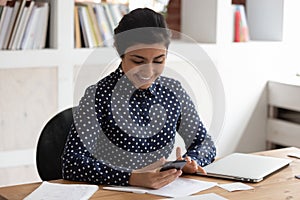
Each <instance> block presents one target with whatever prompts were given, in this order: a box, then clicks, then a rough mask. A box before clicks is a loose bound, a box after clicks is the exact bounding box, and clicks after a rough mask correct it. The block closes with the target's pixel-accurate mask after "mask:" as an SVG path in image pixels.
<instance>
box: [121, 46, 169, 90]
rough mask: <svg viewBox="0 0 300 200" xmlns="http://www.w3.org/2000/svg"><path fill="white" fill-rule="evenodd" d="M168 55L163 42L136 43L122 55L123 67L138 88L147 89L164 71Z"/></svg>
mask: <svg viewBox="0 0 300 200" xmlns="http://www.w3.org/2000/svg"><path fill="white" fill-rule="evenodd" d="M166 56H167V49H166V48H165V47H164V45H163V44H160V43H158V44H152V45H149V44H136V45H134V46H131V47H129V48H128V49H127V50H126V53H125V54H124V56H123V57H122V69H123V71H124V73H125V74H126V76H127V77H128V79H129V80H130V81H131V82H132V83H133V84H134V85H135V87H136V88H140V89H147V88H149V87H150V86H151V85H152V83H153V82H154V81H155V80H156V79H157V78H158V77H159V76H160V75H161V73H162V72H163V70H164V67H165V59H166Z"/></svg>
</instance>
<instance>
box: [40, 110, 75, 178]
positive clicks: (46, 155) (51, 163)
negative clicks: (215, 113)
mask: <svg viewBox="0 0 300 200" xmlns="http://www.w3.org/2000/svg"><path fill="white" fill-rule="evenodd" d="M72 109H73V108H68V109H65V110H63V111H61V112H60V113H58V114H56V115H55V116H54V117H52V118H51V119H50V120H49V121H48V122H47V124H46V126H45V127H44V128H43V130H42V132H41V135H40V137H39V139H38V144H37V152H36V165H37V170H38V173H39V176H40V177H41V179H42V180H43V181H48V180H54V179H61V178H62V160H61V155H62V153H63V150H64V146H65V143H66V140H67V136H68V134H69V131H70V129H71V124H72V123H73V113H72Z"/></svg>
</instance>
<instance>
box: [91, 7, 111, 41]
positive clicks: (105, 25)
mask: <svg viewBox="0 0 300 200" xmlns="http://www.w3.org/2000/svg"><path fill="white" fill-rule="evenodd" d="M94 11H95V14H96V19H97V22H98V24H99V28H100V32H101V34H102V38H103V44H104V46H112V44H113V42H112V38H113V33H112V32H111V29H110V25H109V22H108V20H107V18H106V15H105V11H104V8H103V6H102V5H101V4H97V5H95V7H94Z"/></svg>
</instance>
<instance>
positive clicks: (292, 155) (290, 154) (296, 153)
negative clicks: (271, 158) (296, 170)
mask: <svg viewBox="0 0 300 200" xmlns="http://www.w3.org/2000/svg"><path fill="white" fill-rule="evenodd" d="M288 156H290V157H293V158H298V159H300V152H291V153H289V154H288Z"/></svg>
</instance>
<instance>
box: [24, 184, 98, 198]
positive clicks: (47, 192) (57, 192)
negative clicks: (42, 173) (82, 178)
mask: <svg viewBox="0 0 300 200" xmlns="http://www.w3.org/2000/svg"><path fill="white" fill-rule="evenodd" d="M97 190H98V186H97V185H86V184H59V183H49V182H43V183H42V184H41V185H40V186H39V187H38V188H37V189H36V190H34V191H33V192H32V193H31V194H29V195H28V196H27V197H25V200H36V199H43V200H54V199H63V200H74V199H80V200H84V199H89V198H90V197H91V196H92V195H93V194H94V193H95V192H96V191H97Z"/></svg>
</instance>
